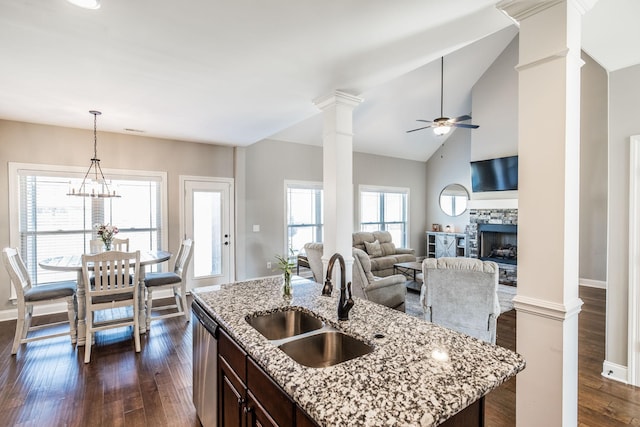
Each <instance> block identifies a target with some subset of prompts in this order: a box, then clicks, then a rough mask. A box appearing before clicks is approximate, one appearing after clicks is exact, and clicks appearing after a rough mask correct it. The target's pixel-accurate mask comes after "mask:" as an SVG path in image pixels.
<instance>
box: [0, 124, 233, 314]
mask: <svg viewBox="0 0 640 427" xmlns="http://www.w3.org/2000/svg"><path fill="white" fill-rule="evenodd" d="M98 155H99V156H100V160H101V163H102V166H103V167H104V168H109V169H133V170H153V171H166V172H167V181H168V200H169V203H168V216H169V218H168V223H169V250H172V249H173V250H174V251H175V250H177V248H178V246H179V243H180V236H179V235H178V233H179V212H178V198H179V197H180V196H179V194H180V192H179V189H178V186H179V180H178V176H179V175H198V176H213V177H225V178H233V157H234V149H233V148H232V147H224V146H219V145H206V144H196V143H189V142H184V141H173V140H165V139H157V138H148V137H143V136H131V135H121V134H115V133H107V132H98ZM92 156H93V130H81V129H70V128H63V127H57V126H46V125H36V124H31V123H23V122H13V121H6V120H0V159H2V161H1V162H0V194H3V195H4V196H3V197H0V247H5V246H8V245H9V197H8V191H9V187H8V185H9V184H8V171H7V167H8V162H20V163H40V164H48V165H69V166H82V167H87V168H88V167H89V162H90V159H91V157H92ZM0 283H1V284H2V285H0V310H4V309H9V308H13V307H12V306H11V305H9V303H8V299H9V295H10V293H9V292H10V284H9V283H10V282H9V275H8V274H7V272H6V271H5V269H4V268H0Z"/></svg>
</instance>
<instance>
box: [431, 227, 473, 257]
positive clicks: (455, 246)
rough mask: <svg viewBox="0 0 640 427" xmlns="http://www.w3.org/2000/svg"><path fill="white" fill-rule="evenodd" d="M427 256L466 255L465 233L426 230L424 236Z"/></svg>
mask: <svg viewBox="0 0 640 427" xmlns="http://www.w3.org/2000/svg"><path fill="white" fill-rule="evenodd" d="M426 254H427V258H442V257H466V256H468V250H467V235H466V234H464V233H442V232H435V231H428V232H427V237H426Z"/></svg>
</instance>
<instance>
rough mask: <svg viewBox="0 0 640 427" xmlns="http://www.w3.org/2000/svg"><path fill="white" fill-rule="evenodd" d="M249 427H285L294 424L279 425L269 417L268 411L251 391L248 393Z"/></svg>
mask: <svg viewBox="0 0 640 427" xmlns="http://www.w3.org/2000/svg"><path fill="white" fill-rule="evenodd" d="M246 412H247V426H248V427H263V426H265V427H285V426H291V427H293V424H278V423H277V422H275V420H274V419H273V418H271V416H270V415H269V413H268V412H267V410H266V409H264V407H263V406H262V405H260V403H258V401H257V400H256V398H255V396H254V395H253V394H251V391H249V392H248V393H247V408H246Z"/></svg>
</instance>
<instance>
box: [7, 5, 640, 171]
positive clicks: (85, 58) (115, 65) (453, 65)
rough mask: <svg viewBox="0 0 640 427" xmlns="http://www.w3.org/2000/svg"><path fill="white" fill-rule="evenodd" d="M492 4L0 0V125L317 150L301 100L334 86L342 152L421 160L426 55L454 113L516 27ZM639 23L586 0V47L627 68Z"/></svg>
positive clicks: (430, 95) (429, 74)
mask: <svg viewBox="0 0 640 427" xmlns="http://www.w3.org/2000/svg"><path fill="white" fill-rule="evenodd" d="M494 4H495V0H449V1H446V2H444V1H438V0H403V1H402V2H391V1H388V0H350V1H344V0H324V1H318V0H271V1H268V2H265V1H259V0H234V1H221V0H190V1H189V2H177V1H169V0H154V1H152V0H102V7H101V8H100V9H98V10H85V9H80V8H78V7H76V6H73V5H71V4H69V3H67V2H66V1H65V0H48V1H44V0H21V1H16V0H0V61H1V62H0V63H1V65H2V66H0V94H1V96H0V118H2V119H8V120H18V121H25V122H34V123H43V124H52V125H59V126H67V127H76V128H87V129H89V128H92V126H93V120H92V116H91V115H90V114H89V113H88V110H91V109H98V110H101V111H102V112H103V115H102V116H101V117H100V118H99V119H98V129H99V130H100V131H112V132H120V133H132V132H131V131H130V130H127V129H134V130H139V131H143V132H144V135H148V136H154V137H161V138H171V139H180V140H187V141H197V142H204V143H216V144H230V145H239V146H247V145H250V144H252V143H255V142H257V141H260V140H262V139H264V138H269V137H273V138H277V139H282V140H291V141H295V142H302V143H307V144H320V138H321V133H322V131H321V123H320V120H319V112H318V110H317V108H316V107H315V106H314V105H313V102H312V101H313V100H314V99H316V98H318V97H320V96H323V95H327V94H329V93H331V92H333V91H334V90H336V89H338V90H343V91H346V92H349V93H352V94H355V95H358V96H361V97H362V98H363V99H364V102H363V103H362V104H361V105H360V106H359V107H358V108H357V109H356V111H355V113H354V132H355V135H356V136H355V138H354V148H355V150H357V151H362V152H369V153H374V154H381V155H388V156H394V157H400V158H411V159H415V160H426V159H427V158H428V157H429V156H430V155H431V153H432V152H433V151H434V150H435V149H437V147H438V146H439V145H440V144H441V143H442V141H443V139H442V138H435V137H434V136H433V135H432V132H430V131H428V130H427V131H422V132H414V133H412V134H406V132H405V131H406V130H408V129H412V128H414V127H416V126H415V124H416V122H415V119H418V118H423V119H433V118H435V117H436V116H439V115H440V114H439V113H440V111H439V109H440V108H439V107H440V106H439V95H440V74H439V73H440V67H439V61H438V59H439V58H440V56H445V76H444V79H445V81H444V93H445V99H444V110H445V111H444V112H445V115H448V116H450V117H454V116H458V115H462V114H467V113H469V112H470V105H471V103H470V88H471V86H472V85H473V84H474V83H475V82H476V81H477V79H478V78H479V77H480V76H481V75H482V73H484V71H485V70H486V69H487V67H488V66H489V65H490V64H491V62H493V60H494V59H495V58H496V57H497V56H498V55H499V53H500V52H501V51H502V49H504V47H505V46H506V45H507V44H508V43H509V41H510V40H511V39H512V38H513V36H514V35H515V33H516V32H517V29H516V28H515V26H514V25H513V24H512V22H511V21H510V20H509V19H508V18H506V16H505V15H503V14H502V13H501V12H499V11H498V10H496V9H495V7H494ZM639 16H640V2H638V1H637V0H600V1H599V2H598V3H597V4H596V6H595V7H594V8H593V10H592V11H590V12H588V13H587V15H585V17H584V20H583V21H584V28H583V30H584V37H583V40H584V41H583V46H584V49H585V50H586V51H587V52H588V53H589V54H590V55H591V56H592V57H594V59H595V60H596V61H598V62H599V63H600V64H602V65H603V66H604V67H605V68H607V69H608V70H616V69H618V68H621V67H626V66H628V65H632V64H636V63H640V49H638V48H637V46H638V45H639V43H638V42H640V30H639V29H638V28H640V26H637V24H636V23H635V22H633V20H634V19H635V18H637V17H639ZM634 24H635V25H634ZM478 124H479V125H482V124H481V123H478ZM461 131H462V132H471V131H469V130H457V131H456V132H461ZM133 133H136V134H137V132H133Z"/></svg>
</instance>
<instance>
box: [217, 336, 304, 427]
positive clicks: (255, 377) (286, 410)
mask: <svg viewBox="0 0 640 427" xmlns="http://www.w3.org/2000/svg"><path fill="white" fill-rule="evenodd" d="M217 404H218V414H219V423H218V424H219V425H220V426H223V427H245V426H247V427H253V426H274V427H275V426H285V427H286V426H292V427H293V426H309V427H312V426H316V423H315V422H314V421H313V420H311V419H310V418H309V417H308V416H307V415H306V414H305V413H304V411H303V410H302V409H300V408H299V407H297V406H296V404H295V402H293V400H291V398H289V396H288V395H287V394H286V393H285V392H284V390H282V389H281V388H280V386H279V385H277V384H276V383H275V382H274V381H273V380H272V379H271V378H270V377H269V375H267V373H266V372H264V371H263V370H262V368H260V366H258V364H257V363H256V362H255V361H254V360H253V359H252V358H251V357H248V356H247V353H246V352H245V351H244V350H242V348H241V347H240V346H238V344H236V342H235V341H234V340H233V339H232V338H231V337H229V335H227V333H226V332H225V331H224V330H220V338H219V340H218V402H217Z"/></svg>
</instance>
